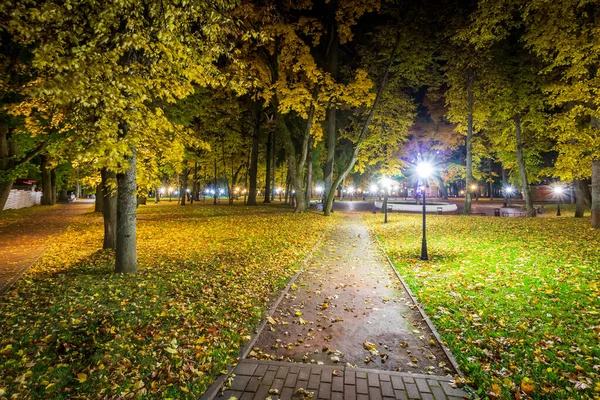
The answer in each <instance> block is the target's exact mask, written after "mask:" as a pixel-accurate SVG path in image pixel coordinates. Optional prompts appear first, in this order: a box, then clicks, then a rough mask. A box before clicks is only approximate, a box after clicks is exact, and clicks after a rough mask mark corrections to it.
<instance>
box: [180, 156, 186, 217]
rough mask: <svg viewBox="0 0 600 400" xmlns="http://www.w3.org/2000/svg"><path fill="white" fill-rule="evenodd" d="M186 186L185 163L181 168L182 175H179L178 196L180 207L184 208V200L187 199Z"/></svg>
mask: <svg viewBox="0 0 600 400" xmlns="http://www.w3.org/2000/svg"><path fill="white" fill-rule="evenodd" d="M187 184H188V169H187V161H186V162H185V164H184V166H183V173H182V174H181V191H180V192H179V194H180V195H181V205H182V206H185V199H186V197H187Z"/></svg>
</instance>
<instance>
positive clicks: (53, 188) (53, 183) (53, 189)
mask: <svg viewBox="0 0 600 400" xmlns="http://www.w3.org/2000/svg"><path fill="white" fill-rule="evenodd" d="M50 187H51V192H52V204H56V201H57V200H58V199H57V196H56V168H52V169H51V170H50Z"/></svg>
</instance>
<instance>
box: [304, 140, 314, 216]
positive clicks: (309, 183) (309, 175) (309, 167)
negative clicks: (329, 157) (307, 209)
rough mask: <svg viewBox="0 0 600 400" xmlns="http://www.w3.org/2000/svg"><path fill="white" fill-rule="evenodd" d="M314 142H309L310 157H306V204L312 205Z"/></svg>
mask: <svg viewBox="0 0 600 400" xmlns="http://www.w3.org/2000/svg"><path fill="white" fill-rule="evenodd" d="M312 159H313V141H312V139H311V140H310V141H309V142H308V155H307V156H306V161H307V163H308V164H307V166H306V200H305V201H306V204H307V206H309V205H310V200H311V198H312V174H313V170H312V169H313V160H312Z"/></svg>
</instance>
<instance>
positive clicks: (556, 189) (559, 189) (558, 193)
mask: <svg viewBox="0 0 600 400" xmlns="http://www.w3.org/2000/svg"><path fill="white" fill-rule="evenodd" d="M552 191H553V192H554V195H555V196H556V198H557V199H558V202H557V203H556V216H557V217H560V199H561V197H562V195H563V193H564V188H563V187H562V186H555V187H553V188H552Z"/></svg>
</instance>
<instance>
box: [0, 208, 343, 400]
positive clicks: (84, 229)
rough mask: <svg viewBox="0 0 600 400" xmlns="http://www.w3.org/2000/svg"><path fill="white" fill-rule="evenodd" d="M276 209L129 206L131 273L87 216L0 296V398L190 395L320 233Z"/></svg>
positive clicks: (317, 220)
mask: <svg viewBox="0 0 600 400" xmlns="http://www.w3.org/2000/svg"><path fill="white" fill-rule="evenodd" d="M334 220H335V219H326V218H323V217H322V216H321V215H318V214H315V213H306V214H302V215H294V214H291V213H290V212H289V209H287V208H283V207H281V206H270V207H256V208H248V207H244V206H241V205H235V206H233V207H230V206H227V205H222V206H217V207H214V206H210V205H205V206H203V205H194V206H193V207H181V206H177V205H176V204H175V203H173V204H172V205H168V204H162V205H158V206H155V205H149V206H145V207H140V208H139V209H138V259H139V266H138V268H139V273H137V274H135V275H115V274H113V273H112V264H113V260H114V256H113V254H112V253H111V252H110V251H102V250H99V248H100V247H101V245H102V220H101V216H100V215H98V214H92V213H88V214H85V215H82V216H80V217H78V218H77V220H76V222H75V223H74V224H73V225H72V226H71V227H70V228H69V229H68V230H67V231H66V232H65V233H64V234H62V235H57V237H56V240H55V241H54V242H53V244H52V245H51V246H50V248H49V250H48V251H47V253H46V254H45V255H44V256H43V257H42V258H41V259H40V260H39V261H38V262H37V263H36V264H35V265H34V266H33V267H32V268H31V269H30V270H29V271H28V272H27V274H26V275H25V276H24V277H23V278H22V279H21V280H20V281H18V282H17V283H16V284H15V286H14V287H13V288H12V289H11V291H9V292H8V293H7V294H6V295H5V296H3V297H0V398H2V397H3V396H4V397H7V398H8V397H11V396H13V395H15V394H17V395H20V397H23V398H32V397H44V398H89V397H119V396H123V397H126V398H127V397H134V396H141V397H144V398H148V397H173V398H182V397H198V395H199V394H201V393H202V392H203V391H204V390H205V389H206V387H207V386H208V385H209V384H210V383H211V382H212V380H213V379H214V378H215V376H217V375H218V374H219V373H220V371H221V370H223V369H225V368H226V366H227V365H228V364H230V363H231V362H233V361H234V359H235V357H236V356H237V353H238V351H239V348H240V346H241V345H242V344H243V343H244V342H245V341H247V340H248V339H249V335H250V334H251V333H252V329H253V327H254V326H255V325H256V323H257V322H258V320H259V318H260V316H261V314H262V312H263V311H264V309H265V308H266V307H267V306H268V305H269V303H270V301H271V297H272V295H273V294H274V293H275V292H276V290H277V289H279V288H281V287H282V286H283V285H284V284H285V282H287V280H288V278H289V277H290V276H291V275H292V274H293V272H294V271H295V270H296V268H297V266H298V264H299V262H300V261H301V260H302V259H303V258H304V257H305V256H306V254H307V253H308V251H309V250H310V249H311V248H312V247H313V245H314V244H315V243H316V241H317V239H318V238H319V236H320V235H321V233H322V232H323V231H324V230H325V229H326V226H327V224H329V223H333V222H334Z"/></svg>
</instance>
